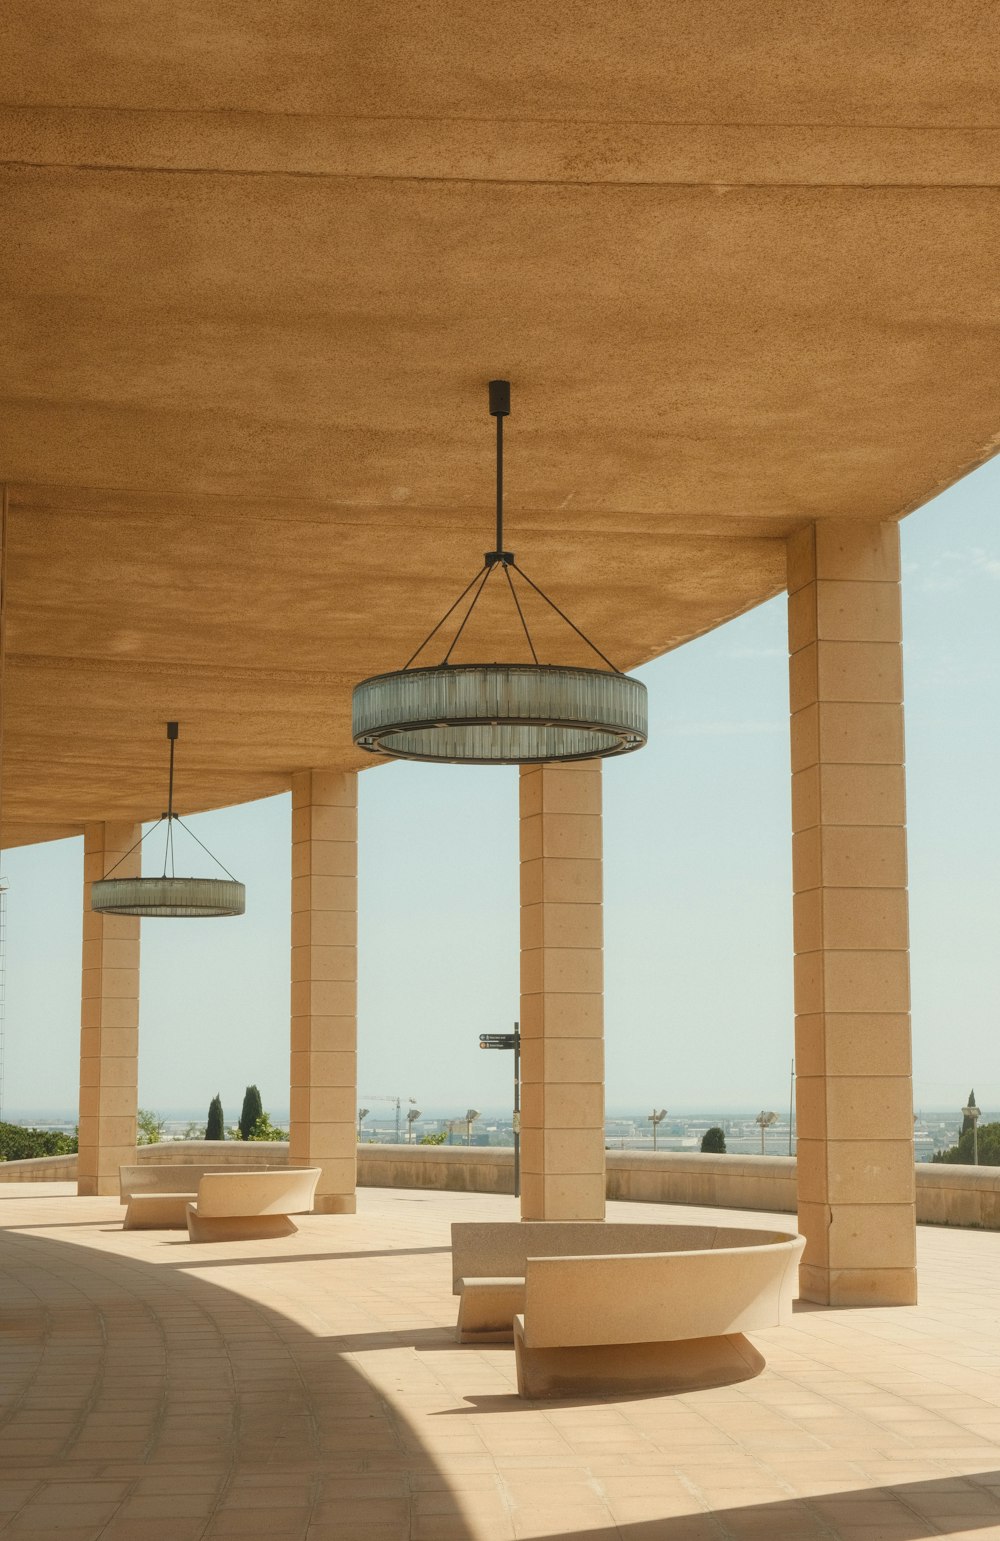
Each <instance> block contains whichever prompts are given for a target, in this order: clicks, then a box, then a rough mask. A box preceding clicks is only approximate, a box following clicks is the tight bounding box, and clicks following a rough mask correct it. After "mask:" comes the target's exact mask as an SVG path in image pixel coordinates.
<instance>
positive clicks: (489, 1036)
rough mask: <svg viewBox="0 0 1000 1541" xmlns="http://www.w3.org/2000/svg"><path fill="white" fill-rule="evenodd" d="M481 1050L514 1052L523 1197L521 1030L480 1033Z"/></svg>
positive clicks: (517, 1192) (517, 1167)
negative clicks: (510, 1050) (507, 1050)
mask: <svg viewBox="0 0 1000 1541" xmlns="http://www.w3.org/2000/svg"><path fill="white" fill-rule="evenodd" d="M479 1047H480V1048H481V1049H513V1050H514V1197H515V1198H520V1196H521V1028H520V1023H518V1022H515V1023H514V1031H513V1032H512V1033H480V1034H479Z"/></svg>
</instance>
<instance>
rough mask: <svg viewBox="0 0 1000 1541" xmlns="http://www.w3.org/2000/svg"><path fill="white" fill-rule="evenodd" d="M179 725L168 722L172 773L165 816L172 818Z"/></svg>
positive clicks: (168, 784)
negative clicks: (175, 749) (175, 754)
mask: <svg viewBox="0 0 1000 1541" xmlns="http://www.w3.org/2000/svg"><path fill="white" fill-rule="evenodd" d="M178 731H179V729H178V725H177V723H176V722H168V723H167V738H168V740H169V741H170V775H169V779H168V781H167V811H166V814H165V817H166V818H168V819H172V818H173V816H174V745H175V744H176V742H177V734H178Z"/></svg>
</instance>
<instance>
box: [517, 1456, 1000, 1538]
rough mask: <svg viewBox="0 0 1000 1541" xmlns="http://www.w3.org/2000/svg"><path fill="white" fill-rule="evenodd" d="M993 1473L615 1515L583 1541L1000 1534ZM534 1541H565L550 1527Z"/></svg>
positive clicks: (998, 1480)
mask: <svg viewBox="0 0 1000 1541" xmlns="http://www.w3.org/2000/svg"><path fill="white" fill-rule="evenodd" d="M998 1527H1000V1471H985V1472H978V1473H977V1474H976V1475H975V1476H973V1477H940V1478H931V1479H929V1480H928V1481H927V1482H902V1483H898V1484H896V1485H895V1486H892V1487H883V1488H858V1489H853V1490H850V1491H848V1492H844V1493H825V1494H823V1495H821V1496H817V1497H815V1498H789V1499H785V1500H783V1501H781V1502H780V1503H766V1504H741V1505H734V1506H733V1507H732V1508H729V1509H718V1508H717V1509H713V1510H711V1512H708V1511H702V1512H697V1511H695V1512H693V1513H691V1514H678V1515H672V1516H669V1517H666V1518H662V1519H651V1520H633V1521H625V1520H620V1521H619V1522H618V1524H617V1525H607V1526H601V1527H600V1528H598V1529H596V1530H593V1529H591V1528H590V1527H589V1526H588V1528H587V1531H586V1537H587V1541H721V1538H722V1537H730V1536H739V1537H744V1536H746V1537H751V1536H752V1537H754V1538H756V1541H837V1538H839V1537H841V1536H845V1537H850V1538H851V1541H855V1538H858V1541H860V1538H864V1541H929V1538H930V1537H932V1536H961V1535H963V1534H965V1533H967V1532H969V1531H975V1532H978V1533H979V1535H981V1536H983V1537H985V1536H986V1535H990V1536H997V1535H1000V1528H998ZM533 1534H534V1536H535V1538H536V1541H571V1537H573V1536H574V1535H577V1534H578V1532H575V1531H567V1530H553V1531H549V1532H548V1533H547V1534H545V1535H542V1534H541V1533H540V1532H538V1531H536V1532H533Z"/></svg>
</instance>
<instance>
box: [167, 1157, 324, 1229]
mask: <svg viewBox="0 0 1000 1541" xmlns="http://www.w3.org/2000/svg"><path fill="white" fill-rule="evenodd" d="M319 1178H320V1169H319V1167H318V1166H317V1167H288V1168H282V1169H280V1170H277V1171H271V1172H209V1173H206V1174H205V1176H204V1177H202V1179H201V1181H200V1182H199V1184H198V1197H197V1199H196V1200H195V1201H194V1203H189V1204H188V1205H187V1228H188V1236H189V1237H190V1239H191V1240H192V1241H256V1240H257V1239H258V1238H260V1237H271V1236H291V1235H293V1234H294V1233H295V1232H296V1231H297V1230H298V1226H297V1225H296V1224H295V1222H294V1220H291V1219H289V1216H290V1215H297V1214H303V1213H305V1212H306V1211H308V1210H310V1209H312V1206H313V1197H314V1195H315V1192H316V1184H317V1182H318V1181H319Z"/></svg>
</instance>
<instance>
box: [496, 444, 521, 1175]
mask: <svg viewBox="0 0 1000 1541" xmlns="http://www.w3.org/2000/svg"><path fill="white" fill-rule="evenodd" d="M502 421H503V419H502V418H498V419H497V422H502ZM514 1197H515V1198H516V1199H519V1198H520V1197H521V1024H520V1023H519V1022H515V1023H514Z"/></svg>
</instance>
